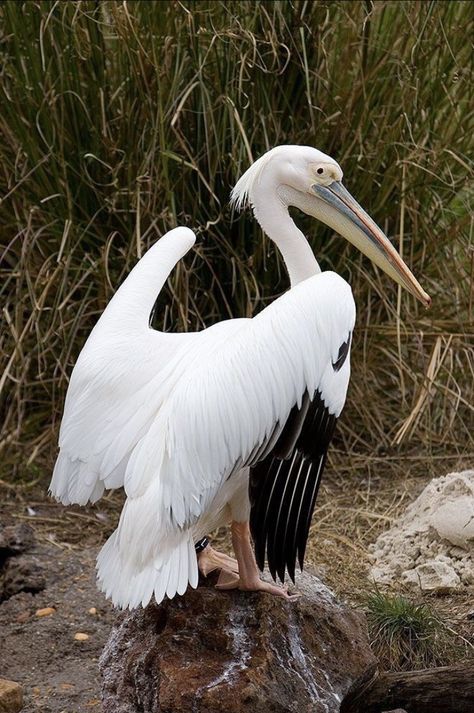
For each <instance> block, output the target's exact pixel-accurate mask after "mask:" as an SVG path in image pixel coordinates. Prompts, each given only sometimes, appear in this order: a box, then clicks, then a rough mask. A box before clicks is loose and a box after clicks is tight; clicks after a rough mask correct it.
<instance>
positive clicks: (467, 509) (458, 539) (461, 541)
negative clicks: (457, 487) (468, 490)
mask: <svg viewBox="0 0 474 713" xmlns="http://www.w3.org/2000/svg"><path fill="white" fill-rule="evenodd" d="M431 525H432V526H433V527H434V528H435V530H436V532H437V533H438V535H439V536H440V537H441V538H442V539H443V540H448V542H450V543H451V544H452V545H456V546H457V547H461V548H462V549H463V550H467V549H469V548H470V546H472V544H473V543H474V497H473V496H472V495H470V496H469V495H464V496H462V497H460V498H459V497H458V498H456V499H455V500H450V501H448V502H446V503H444V504H443V505H440V506H439V507H438V509H437V510H436V512H434V513H433V515H432V518H431Z"/></svg>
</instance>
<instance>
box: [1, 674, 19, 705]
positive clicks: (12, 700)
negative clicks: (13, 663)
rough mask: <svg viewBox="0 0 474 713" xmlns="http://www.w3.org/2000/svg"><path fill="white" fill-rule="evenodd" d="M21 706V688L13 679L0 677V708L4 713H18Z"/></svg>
mask: <svg viewBox="0 0 474 713" xmlns="http://www.w3.org/2000/svg"><path fill="white" fill-rule="evenodd" d="M22 708H23V689H22V687H21V686H20V684H19V683H15V681H7V679H6V678H0V710H1V711H5V712H6V713H19V711H21V709H22Z"/></svg>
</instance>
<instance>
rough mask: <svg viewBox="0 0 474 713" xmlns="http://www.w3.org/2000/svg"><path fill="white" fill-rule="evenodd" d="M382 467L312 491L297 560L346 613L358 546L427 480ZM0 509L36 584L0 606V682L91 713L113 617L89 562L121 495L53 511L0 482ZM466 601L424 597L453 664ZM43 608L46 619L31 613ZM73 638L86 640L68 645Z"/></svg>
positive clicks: (465, 635)
mask: <svg viewBox="0 0 474 713" xmlns="http://www.w3.org/2000/svg"><path fill="white" fill-rule="evenodd" d="M391 468H392V465H390V464H388V465H387V464H385V465H384V466H383V467H378V468H375V469H370V468H367V467H366V466H364V467H363V468H362V467H361V468H360V469H354V470H352V471H351V472H350V473H347V472H346V473H345V472H344V471H343V470H340V471H339V473H338V475H335V474H334V471H333V472H332V473H331V474H330V476H329V477H328V478H326V480H325V483H324V486H323V487H322V488H321V496H320V500H319V502H318V506H317V510H316V513H315V518H314V526H313V529H312V536H311V540H310V542H309V546H308V553H307V563H308V564H309V565H312V566H315V567H316V569H317V571H318V573H319V574H320V576H321V578H322V579H323V580H324V581H325V582H326V583H327V584H328V585H329V586H330V587H332V588H333V589H334V590H335V591H336V592H337V593H338V594H339V595H340V596H342V597H344V598H345V599H346V600H348V601H349V602H351V603H352V604H354V605H356V606H363V603H364V599H365V597H366V596H367V593H368V592H369V591H370V585H369V583H368V581H367V577H366V575H367V571H368V566H369V560H368V554H367V545H368V544H369V543H371V542H373V541H374V540H375V539H376V537H377V536H378V534H379V533H380V532H381V531H382V530H383V529H384V528H387V527H389V526H390V524H391V523H392V522H393V519H394V518H395V517H396V516H397V515H398V514H399V513H400V511H401V510H403V509H404V507H406V505H407V504H408V502H410V501H411V500H412V499H413V498H414V497H415V496H416V495H418V494H419V492H420V491H421V490H422V488H423V487H424V485H425V484H426V482H427V481H428V480H429V478H430V477H432V474H430V473H424V472H423V473H421V474H420V472H419V471H417V472H414V471H413V469H412V470H408V469H405V470H404V471H403V474H402V475H399V477H398V478H389V477H387V476H388V475H389V474H390V469H391ZM450 469H451V470H453V469H454V468H452V467H451V468H443V469H440V470H438V474H442V473H443V472H448V471H449V470H450ZM394 472H395V467H394ZM398 473H399V474H400V473H401V471H400V469H398ZM0 502H1V503H2V505H1V506H0V523H1V524H2V525H3V526H7V525H10V524H18V523H20V522H27V523H28V524H30V525H31V526H32V527H33V529H34V532H35V536H36V546H35V549H34V552H33V555H34V557H35V559H36V561H37V562H38V563H39V566H40V568H41V570H42V573H43V575H44V579H45V588H44V589H43V590H42V591H39V592H37V593H35V594H33V593H29V592H21V593H19V594H16V595H14V596H12V597H10V598H9V599H6V600H5V601H3V603H1V604H0V677H3V678H8V679H11V680H14V681H17V682H19V683H20V684H22V686H23V688H24V692H25V706H24V709H23V710H24V711H25V713H34V712H35V713H36V712H37V711H41V712H42V713H87V712H88V711H94V710H97V711H100V708H101V707H100V693H99V686H100V681H99V675H98V666H97V663H98V658H99V656H100V654H101V651H102V648H103V646H104V643H105V641H106V640H107V637H108V635H109V632H110V628H111V626H112V624H113V622H114V621H116V620H117V618H118V617H120V616H121V614H120V612H117V611H116V610H114V609H113V608H112V606H111V605H110V604H109V603H108V602H107V601H106V600H105V598H104V597H103V596H102V594H101V593H100V592H98V591H97V589H96V586H95V557H96V554H97V551H98V549H99V547H100V545H101V544H102V543H103V542H104V540H105V538H106V537H107V536H108V535H109V534H110V532H111V531H112V530H113V529H114V527H115V524H116V521H117V519H118V514H119V512H120V508H121V504H122V496H121V494H120V493H111V494H108V495H107V496H106V497H105V498H103V499H102V500H101V501H100V502H99V503H98V504H97V505H96V506H94V507H87V508H78V507H62V506H60V505H58V504H56V503H53V502H51V501H50V500H49V499H48V498H47V497H46V496H45V495H44V489H43V486H42V485H41V486H40V484H39V483H33V484H31V485H25V486H21V487H19V486H15V487H13V486H11V485H8V484H6V483H1V482H0ZM216 542H217V546H219V547H220V548H221V549H227V550H228V548H229V541H228V537H227V534H226V533H225V532H222V533H217V534H215V535H214V544H216ZM472 595H473V591H472V588H469V589H468V588H466V590H465V591H463V592H461V593H459V594H456V595H452V596H449V597H446V596H445V597H434V596H430V597H425V599H426V600H428V601H429V603H430V605H431V606H433V607H434V608H435V609H436V611H437V612H438V613H439V614H440V616H441V617H442V618H443V620H444V621H445V622H446V623H447V625H448V626H449V627H450V628H451V629H452V630H453V632H454V635H455V636H456V637H457V638H458V639H459V642H460V644H461V645H460V648H459V652H460V653H459V656H460V657H462V658H464V657H466V656H469V655H470V653H472V652H473V651H474V622H473V619H472V610H473V609H474V606H473V603H472V602H473V597H472ZM420 598H421V595H420ZM48 607H51V608H53V609H54V613H51V614H49V615H47V616H43V617H40V616H37V615H36V612H37V610H39V609H43V608H48ZM91 610H92V612H91ZM94 610H95V611H94ZM470 615H471V616H470ZM78 633H79V634H86V635H87V637H88V638H87V639H84V640H82V641H79V640H76V639H75V635H76V634H78ZM82 638H84V637H82Z"/></svg>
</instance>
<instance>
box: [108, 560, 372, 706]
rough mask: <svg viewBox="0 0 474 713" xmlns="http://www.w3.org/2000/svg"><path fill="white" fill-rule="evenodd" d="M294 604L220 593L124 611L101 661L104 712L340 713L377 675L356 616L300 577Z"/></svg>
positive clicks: (203, 592)
mask: <svg viewBox="0 0 474 713" xmlns="http://www.w3.org/2000/svg"><path fill="white" fill-rule="evenodd" d="M297 585H298V590H299V591H300V592H301V594H302V596H301V598H300V599H299V600H298V601H297V602H296V603H289V602H286V601H285V600H283V599H279V598H275V597H271V596H269V595H262V594H253V593H252V594H249V593H242V592H230V593H229V592H226V593H224V592H218V591H217V590H215V589H214V587H213V585H212V584H211V583H210V582H207V583H206V584H205V585H204V586H200V587H199V589H197V590H196V591H192V590H190V591H188V592H187V593H186V595H185V596H184V597H177V598H175V599H173V600H172V601H166V602H164V603H163V604H161V605H160V606H157V605H150V606H148V607H147V608H146V609H145V610H143V609H138V610H135V611H133V612H131V613H126V614H122V615H121V616H120V619H119V621H118V623H117V625H116V626H115V628H114V629H113V630H112V633H111V635H110V638H109V641H108V643H107V645H106V647H105V649H104V652H103V654H102V657H101V660H100V671H101V675H102V681H103V683H102V701H103V710H104V713H138V711H140V713H204V712H205V713H222V711H226V713H237V712H239V713H241V712H247V711H248V713H250V712H251V713H256V711H262V713H286V712H287V711H288V712H289V711H295V712H296V711H298V713H309V712H311V713H337V712H338V711H339V707H340V702H341V701H342V699H343V697H344V695H345V694H346V693H347V691H348V689H349V687H350V686H352V685H354V684H357V683H360V682H361V681H363V680H365V679H367V678H369V677H370V676H371V675H372V674H373V671H374V670H375V667H376V664H375V659H374V656H373V655H372V653H371V651H370V647H369V641H368V637H367V633H366V628H365V620H364V617H363V615H362V614H360V613H358V612H355V611H353V610H351V609H349V608H348V607H347V606H345V605H343V604H341V603H340V602H339V601H337V599H336V598H335V596H334V595H333V594H332V592H331V591H330V590H329V589H327V588H326V587H325V586H324V585H323V584H322V583H321V582H320V581H319V580H318V579H317V578H316V577H314V576H312V575H309V574H303V575H301V576H300V577H299V579H298V582H297Z"/></svg>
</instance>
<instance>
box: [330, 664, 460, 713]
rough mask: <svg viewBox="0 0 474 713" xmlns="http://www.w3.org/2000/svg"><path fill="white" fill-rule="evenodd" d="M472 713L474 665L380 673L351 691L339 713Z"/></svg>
mask: <svg viewBox="0 0 474 713" xmlns="http://www.w3.org/2000/svg"><path fill="white" fill-rule="evenodd" d="M396 708H402V709H403V710H405V711H406V712H407V713H473V711H474V663H470V664H463V665H458V666H443V667H441V668H432V669H425V670H423V671H407V672H401V673H387V672H383V671H382V672H380V673H379V674H378V675H376V676H375V677H374V679H373V681H372V682H371V683H369V684H368V685H367V684H365V685H363V686H362V687H357V688H356V689H352V690H351V691H349V693H348V694H347V695H346V697H345V698H344V700H343V702H342V704H341V713H382V711H391V710H394V709H396Z"/></svg>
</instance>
